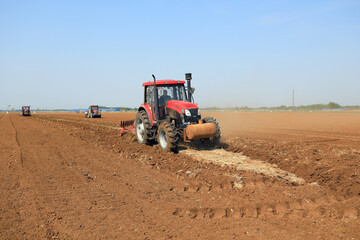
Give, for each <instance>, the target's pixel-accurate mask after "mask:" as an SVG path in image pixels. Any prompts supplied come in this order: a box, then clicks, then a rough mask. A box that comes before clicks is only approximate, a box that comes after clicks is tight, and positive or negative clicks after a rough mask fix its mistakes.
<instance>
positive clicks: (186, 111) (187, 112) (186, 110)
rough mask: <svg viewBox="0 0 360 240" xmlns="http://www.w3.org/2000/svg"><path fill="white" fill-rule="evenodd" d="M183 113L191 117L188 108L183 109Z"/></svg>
mask: <svg viewBox="0 0 360 240" xmlns="http://www.w3.org/2000/svg"><path fill="white" fill-rule="evenodd" d="M185 115H186V116H188V117H191V113H190V111H189V110H188V109H185Z"/></svg>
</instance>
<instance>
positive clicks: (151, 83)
mask: <svg viewBox="0 0 360 240" xmlns="http://www.w3.org/2000/svg"><path fill="white" fill-rule="evenodd" d="M184 83H185V81H180V80H170V79H168V80H157V81H156V85H170V84H179V85H181V84H184ZM143 86H154V82H144V83H143Z"/></svg>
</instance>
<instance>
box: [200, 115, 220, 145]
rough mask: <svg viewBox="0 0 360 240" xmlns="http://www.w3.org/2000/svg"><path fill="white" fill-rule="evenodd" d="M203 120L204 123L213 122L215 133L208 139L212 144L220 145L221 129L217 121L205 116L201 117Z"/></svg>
mask: <svg viewBox="0 0 360 240" xmlns="http://www.w3.org/2000/svg"><path fill="white" fill-rule="evenodd" d="M203 122H204V123H213V124H215V127H216V134H215V136H214V137H212V138H210V141H211V142H212V144H213V145H214V146H218V145H220V139H221V131H220V126H219V123H218V122H217V121H216V119H215V118H213V117H206V118H204V119H203Z"/></svg>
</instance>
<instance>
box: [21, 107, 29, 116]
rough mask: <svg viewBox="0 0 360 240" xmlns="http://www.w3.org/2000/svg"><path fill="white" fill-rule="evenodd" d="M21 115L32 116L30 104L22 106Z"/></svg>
mask: <svg viewBox="0 0 360 240" xmlns="http://www.w3.org/2000/svg"><path fill="white" fill-rule="evenodd" d="M21 116H31V111H30V106H22V107H21Z"/></svg>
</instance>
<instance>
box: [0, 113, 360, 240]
mask: <svg viewBox="0 0 360 240" xmlns="http://www.w3.org/2000/svg"><path fill="white" fill-rule="evenodd" d="M205 115H207V116H214V117H215V118H217V120H218V121H219V122H220V126H221V128H222V132H223V139H222V142H223V143H222V145H223V146H222V147H223V149H215V150H201V149H199V148H196V147H194V146H192V145H191V146H190V145H184V146H182V148H181V151H180V152H179V154H173V153H164V152H162V151H160V150H159V147H158V146H157V145H154V146H147V145H140V144H138V143H137V142H136V138H135V137H134V135H133V134H132V133H128V134H125V135H124V136H123V137H119V133H120V131H119V128H118V123H119V121H120V120H130V119H133V118H134V116H135V113H103V118H101V119H85V118H84V115H83V114H76V113H64V114H60V113H56V114H55V113H54V114H51V113H49V114H45V113H39V114H38V113H35V114H33V116H31V117H21V116H19V115H18V114H0V169H1V171H0V239H105V238H106V239H305V238H306V239H359V238H360V220H359V218H360V180H359V174H360V114H359V113H227V112H224V113H219V112H217V113H206V112H205V113H203V116H205Z"/></svg>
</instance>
